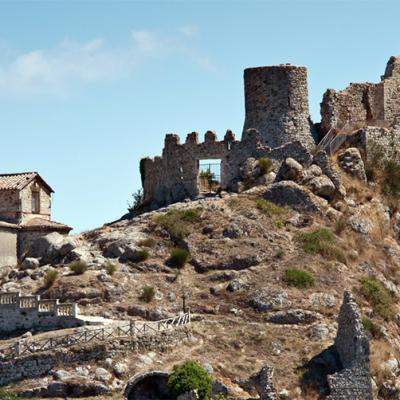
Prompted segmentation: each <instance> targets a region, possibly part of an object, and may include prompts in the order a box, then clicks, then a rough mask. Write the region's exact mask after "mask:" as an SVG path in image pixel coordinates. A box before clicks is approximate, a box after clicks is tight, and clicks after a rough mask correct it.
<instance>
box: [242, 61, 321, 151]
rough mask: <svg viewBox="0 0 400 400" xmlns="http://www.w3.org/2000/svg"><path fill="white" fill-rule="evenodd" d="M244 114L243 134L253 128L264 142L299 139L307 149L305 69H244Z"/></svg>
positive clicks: (272, 143) (309, 139)
mask: <svg viewBox="0 0 400 400" xmlns="http://www.w3.org/2000/svg"><path fill="white" fill-rule="evenodd" d="M244 89H245V109H246V116H245V122H244V128H243V137H244V135H245V132H246V131H247V130H248V129H252V128H254V129H257V130H258V131H259V132H260V134H261V137H262V140H263V142H264V144H265V145H267V146H269V147H278V146H282V145H283V144H285V143H288V142H291V141H293V140H300V141H301V142H302V144H303V145H304V146H306V147H307V148H311V147H312V146H313V145H314V140H313V138H312V134H311V126H310V114H309V109H308V87H307V69H306V68H305V67H299V66H294V65H277V66H270V67H258V68H247V69H245V71H244Z"/></svg>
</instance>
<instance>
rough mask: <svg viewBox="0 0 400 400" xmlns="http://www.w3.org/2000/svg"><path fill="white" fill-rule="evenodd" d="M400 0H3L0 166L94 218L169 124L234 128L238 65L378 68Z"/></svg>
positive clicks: (328, 74) (122, 205) (98, 220)
mask: <svg viewBox="0 0 400 400" xmlns="http://www.w3.org/2000/svg"><path fill="white" fill-rule="evenodd" d="M399 15H400V2H399V1H398V0H394V1H384V0H380V1H377V0H375V1H361V0H359V1H355V0H354V1H351V0H346V1H328V0H316V1H306V2H304V1H299V0H293V1H282V0H277V1H251V0H243V1H214V2H211V1H174V2H168V1H160V2H156V1H143V2H134V1H111V0H109V1H72V0H71V1H57V0H54V1H25V2H22V1H18V0H13V1H9V2H7V1H4V0H3V1H0V135H1V149H2V151H1V157H0V171H2V172H17V171H30V170H35V171H39V172H40V173H41V174H42V176H43V178H44V179H46V180H47V181H48V183H49V184H50V185H51V186H53V187H54V189H55V191H56V193H55V197H54V203H53V219H55V220H57V221H62V222H65V223H67V224H70V225H72V226H73V227H75V229H76V230H75V231H77V232H78V231H81V230H84V229H89V228H94V227H96V226H99V225H102V224H103V223H104V222H107V221H111V220H113V219H116V218H118V217H120V216H121V215H122V214H124V213H125V211H126V205H127V201H128V200H129V199H130V196H131V193H132V192H134V191H136V190H137V189H138V188H139V187H140V177H139V172H138V162H139V159H140V158H141V157H143V156H147V155H151V156H152V155H158V154H160V152H161V149H162V145H163V138H164V135H165V133H169V132H174V133H178V134H180V135H181V137H182V138H183V137H185V136H186V134H187V133H188V132H191V131H198V132H200V133H201V134H202V135H203V134H204V132H205V131H206V130H208V129H212V130H215V131H216V132H217V134H218V136H219V137H222V136H223V134H224V132H225V130H226V129H227V128H230V129H232V130H234V132H236V134H237V136H239V137H240V134H241V129H242V125H243V118H244V104H243V69H244V68H245V67H249V66H258V65H269V64H276V63H286V62H289V63H293V64H302V65H306V66H307V67H308V74H309V100H310V110H311V114H312V117H313V119H314V121H319V119H320V117H319V102H320V101H321V98H322V94H323V92H324V91H325V90H326V89H327V88H335V89H341V88H344V87H345V86H346V85H347V84H348V83H349V82H363V81H372V82H374V81H378V80H379V77H380V75H381V74H383V71H384V68H385V64H386V62H387V60H388V58H389V56H391V55H395V54H400V41H399V39H400V24H399Z"/></svg>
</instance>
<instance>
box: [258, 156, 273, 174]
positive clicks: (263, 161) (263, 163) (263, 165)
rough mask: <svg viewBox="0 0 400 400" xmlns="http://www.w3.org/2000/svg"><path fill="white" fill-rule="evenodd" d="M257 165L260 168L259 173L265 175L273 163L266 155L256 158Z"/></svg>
mask: <svg viewBox="0 0 400 400" xmlns="http://www.w3.org/2000/svg"><path fill="white" fill-rule="evenodd" d="M258 166H259V168H260V173H261V175H265V174H268V172H271V170H272V167H273V166H274V163H273V162H272V160H270V159H269V158H267V157H261V158H260V159H259V160H258Z"/></svg>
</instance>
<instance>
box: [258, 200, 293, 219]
mask: <svg viewBox="0 0 400 400" xmlns="http://www.w3.org/2000/svg"><path fill="white" fill-rule="evenodd" d="M256 205H257V208H258V209H259V210H260V211H262V212H263V213H264V214H266V215H268V216H269V217H273V216H282V215H285V214H287V213H288V209H287V208H286V207H282V206H278V205H277V204H274V203H271V202H270V201H267V200H264V199H257V200H256Z"/></svg>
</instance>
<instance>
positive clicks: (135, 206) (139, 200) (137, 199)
mask: <svg viewBox="0 0 400 400" xmlns="http://www.w3.org/2000/svg"><path fill="white" fill-rule="evenodd" d="M132 197H133V200H132V203H128V211H129V212H132V213H134V214H138V213H140V212H142V211H143V198H144V197H143V190H142V189H139V190H137V191H136V192H135V193H133V194H132Z"/></svg>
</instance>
